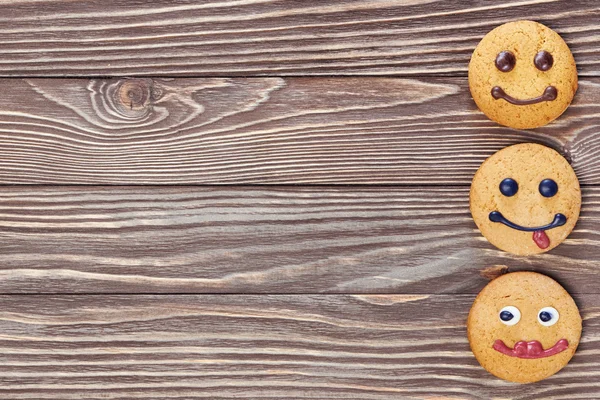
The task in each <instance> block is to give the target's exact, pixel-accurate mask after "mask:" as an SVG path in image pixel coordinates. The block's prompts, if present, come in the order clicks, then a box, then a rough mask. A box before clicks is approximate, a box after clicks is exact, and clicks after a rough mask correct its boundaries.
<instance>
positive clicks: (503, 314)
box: [500, 311, 545, 322]
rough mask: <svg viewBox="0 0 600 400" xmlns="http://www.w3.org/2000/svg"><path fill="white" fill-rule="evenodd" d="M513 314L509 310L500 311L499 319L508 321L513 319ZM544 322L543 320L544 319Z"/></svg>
mask: <svg viewBox="0 0 600 400" xmlns="http://www.w3.org/2000/svg"><path fill="white" fill-rule="evenodd" d="M514 317H515V316H514V315H513V314H512V313H511V312H510V311H502V312H501V313H500V319H501V320H502V321H510V320H511V319H513V318H514ZM540 318H541V314H540ZM544 322H545V321H544Z"/></svg>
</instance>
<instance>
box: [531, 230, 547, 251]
mask: <svg viewBox="0 0 600 400" xmlns="http://www.w3.org/2000/svg"><path fill="white" fill-rule="evenodd" d="M533 241H534V242H535V244H537V246H538V247H539V248H540V249H547V248H548V246H550V238H549V237H548V235H546V231H544V230H541V231H535V232H533Z"/></svg>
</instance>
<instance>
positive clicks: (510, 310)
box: [498, 306, 521, 326]
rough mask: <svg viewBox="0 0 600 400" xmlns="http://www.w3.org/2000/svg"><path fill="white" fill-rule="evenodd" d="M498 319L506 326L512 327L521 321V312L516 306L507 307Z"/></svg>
mask: <svg viewBox="0 0 600 400" xmlns="http://www.w3.org/2000/svg"><path fill="white" fill-rule="evenodd" d="M498 317H500V322H502V323H503V324H504V325H508V326H512V325H515V324H517V323H518V322H519V321H520V320H521V311H519V309H518V308H517V307H515V306H506V307H503V308H502V310H500V312H499V313H498Z"/></svg>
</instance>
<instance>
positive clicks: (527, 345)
mask: <svg viewBox="0 0 600 400" xmlns="http://www.w3.org/2000/svg"><path fill="white" fill-rule="evenodd" d="M568 347H569V342H568V341H567V339H560V340H559V341H558V342H556V344H555V345H554V346H552V347H550V348H549V349H546V350H544V348H543V347H542V344H541V343H540V342H538V341H537V340H532V341H530V342H525V341H523V340H521V341H518V342H517V343H515V347H514V348H512V349H511V348H510V347H508V346H507V345H505V344H504V342H503V341H502V340H500V339H498V340H496V341H495V342H494V346H493V348H494V350H496V351H498V352H500V353H502V354H504V355H507V356H509V357H518V358H528V359H532V358H544V357H550V356H553V355H555V354H558V353H560V352H562V351H565V350H566V349H567V348H568Z"/></svg>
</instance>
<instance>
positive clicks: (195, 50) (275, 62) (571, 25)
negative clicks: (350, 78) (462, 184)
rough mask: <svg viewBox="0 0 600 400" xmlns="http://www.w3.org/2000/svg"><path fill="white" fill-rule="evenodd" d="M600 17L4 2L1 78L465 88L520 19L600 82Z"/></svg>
mask: <svg viewBox="0 0 600 400" xmlns="http://www.w3.org/2000/svg"><path fill="white" fill-rule="evenodd" d="M599 14H600V7H599V5H598V2H596V1H589V0H570V1H568V2H566V1H558V0H506V1H503V2H489V1H485V0H472V1H468V2H465V1H460V2H459V1H443V0H395V1H382V0H376V1H368V0H356V1H352V0H345V1H318V0H312V1H283V2H282V1H272V0H231V1H220V2H216V1H215V2H207V1H204V2H189V3H177V4H173V2H169V1H167V0H161V1H153V2H140V1H133V2H131V1H130V2H117V1H108V2H106V1H104V2H91V1H81V2H73V1H68V0H53V1H49V0H48V1H37V0H36V1H35V2H34V3H33V4H32V2H31V1H27V0H21V1H10V2H7V1H3V2H1V3H0V16H1V18H0V50H1V51H2V60H0V76H55V77H56V76H90V75H92V76H108V75H110V76H123V75H125V76H144V75H145V76H158V75H162V76H165V75H166V76H174V75H187V76H199V75H204V76H232V75H240V76H251V75H272V76H273V75H286V76H290V75H349V74H353V75H364V74H369V75H374V74H380V75H422V74H438V75H439V74H446V75H451V74H453V75H457V74H458V75H463V76H464V75H465V72H466V68H467V63H468V60H469V57H470V55H471V52H472V51H473V49H474V48H475V46H476V44H477V43H478V42H479V40H480V39H481V38H482V37H483V36H484V35H485V34H486V33H487V32H488V31H490V30H491V29H492V28H494V27H496V26H498V25H500V24H502V23H505V22H508V21H513V20H518V19H533V20H537V21H540V22H542V23H545V24H547V25H549V26H550V27H552V28H554V29H555V30H557V31H558V32H559V33H560V34H561V35H562V36H563V37H564V38H565V40H566V41H567V42H568V43H569V45H570V46H571V48H572V50H573V52H574V55H575V58H576V60H577V63H578V66H579V69H580V72H581V74H582V75H584V76H598V75H600V63H599V62H598V59H597V57H596V55H597V54H598V52H599V51H600V40H599V36H598V24H597V21H598V17H599Z"/></svg>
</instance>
